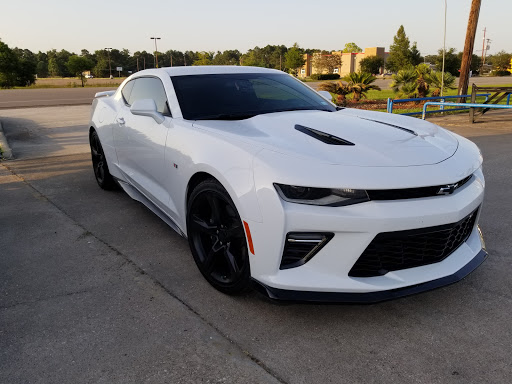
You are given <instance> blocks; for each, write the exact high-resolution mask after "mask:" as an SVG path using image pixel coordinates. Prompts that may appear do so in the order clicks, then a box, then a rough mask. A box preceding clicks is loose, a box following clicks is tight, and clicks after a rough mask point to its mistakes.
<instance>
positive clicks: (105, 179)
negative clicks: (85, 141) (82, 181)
mask: <svg viewBox="0 0 512 384" xmlns="http://www.w3.org/2000/svg"><path fill="white" fill-rule="evenodd" d="M89 144H90V146H91V157H92V167H93V170H94V177H95V178H96V181H97V183H98V185H99V186H100V187H101V188H102V189H106V190H112V189H115V188H116V182H115V180H114V178H113V177H112V175H111V174H110V172H109V170H108V165H107V159H106V158H105V153H104V152H103V147H102V146H101V142H100V138H99V137H98V133H97V132H96V131H92V132H91V134H90V135H89Z"/></svg>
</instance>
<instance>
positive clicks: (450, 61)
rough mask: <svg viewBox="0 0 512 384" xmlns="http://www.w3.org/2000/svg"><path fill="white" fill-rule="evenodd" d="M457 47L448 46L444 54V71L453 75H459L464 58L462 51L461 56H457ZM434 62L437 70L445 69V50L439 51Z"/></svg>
mask: <svg viewBox="0 0 512 384" xmlns="http://www.w3.org/2000/svg"><path fill="white" fill-rule="evenodd" d="M456 52H457V51H456V50H455V48H448V49H447V50H446V52H445V54H444V71H445V72H449V73H451V74H452V75H453V76H459V69H460V61H461V58H462V52H461V53H460V56H457V54H456ZM434 64H435V65H436V71H441V72H442V70H443V50H442V49H440V50H438V51H437V56H435V58H434Z"/></svg>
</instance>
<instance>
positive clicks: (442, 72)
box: [441, 0, 447, 96]
mask: <svg viewBox="0 0 512 384" xmlns="http://www.w3.org/2000/svg"><path fill="white" fill-rule="evenodd" d="M446 1H447V0H444V37H443V70H442V71H441V96H443V89H444V57H445V54H446Z"/></svg>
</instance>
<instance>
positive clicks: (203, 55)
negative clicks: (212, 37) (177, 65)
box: [192, 52, 214, 65]
mask: <svg viewBox="0 0 512 384" xmlns="http://www.w3.org/2000/svg"><path fill="white" fill-rule="evenodd" d="M213 55H214V53H213V52H198V53H197V60H195V61H194V63H193V64H192V65H212V64H213V61H212V59H213Z"/></svg>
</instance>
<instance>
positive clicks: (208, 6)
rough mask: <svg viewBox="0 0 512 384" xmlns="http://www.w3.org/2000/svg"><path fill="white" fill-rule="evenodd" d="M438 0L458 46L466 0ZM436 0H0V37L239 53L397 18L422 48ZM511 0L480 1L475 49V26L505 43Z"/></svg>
mask: <svg viewBox="0 0 512 384" xmlns="http://www.w3.org/2000/svg"><path fill="white" fill-rule="evenodd" d="M446 1H447V5H448V6H447V29H446V47H447V48H450V47H453V48H455V49H456V50H457V51H462V49H463V47H464V40H465V36H466V28H467V22H468V16H469V9H470V5H471V0H446ZM444 4H445V0H430V1H419V0H388V1H382V0H378V1H377V0H351V1H346V0H337V1H329V2H319V3H315V2H313V1H311V0H307V1H306V0H252V1H250V0H215V1H209V0H188V1H183V0H182V1H176V0H165V1H154V0H153V1H141V0H137V1H136V0H88V1H76V0H45V1H41V0H37V1H34V0H24V1H19V0H18V1H14V0H0V39H1V40H2V41H3V42H4V43H6V44H8V45H9V47H11V48H14V47H19V48H26V49H30V50H31V51H33V52H37V51H48V50H50V49H53V48H55V49H57V50H61V49H66V50H68V51H70V52H75V53H80V51H81V50H82V49H87V50H89V51H91V52H93V51H95V50H98V49H103V48H105V47H113V48H117V49H122V48H127V49H128V50H129V51H130V52H131V53H133V52H135V51H143V50H146V51H148V52H151V51H153V50H154V42H153V40H151V39H150V37H151V36H157V37H160V38H161V40H159V41H158V50H159V51H167V50H169V49H174V50H180V51H184V50H192V51H223V50H226V49H238V50H239V51H241V52H242V53H244V52H246V51H247V50H248V49H250V48H254V47H255V46H259V47H264V46H265V45H267V44H271V45H280V44H284V45H286V46H291V45H293V43H295V42H297V43H298V44H299V46H301V47H303V48H318V49H325V50H340V49H343V47H344V45H345V43H347V42H355V43H356V44H357V45H359V46H360V47H362V48H365V47H375V46H379V47H385V48H386V51H388V50H389V46H390V44H392V42H393V36H394V35H395V34H396V31H397V30H398V28H399V27H400V25H403V26H404V28H405V32H406V34H407V36H408V37H409V39H410V40H411V43H412V42H413V41H416V42H417V44H418V49H419V50H420V52H421V54H422V55H427V54H434V53H436V52H437V50H438V49H441V48H442V46H443V28H444ZM511 16H512V1H511V0H482V5H481V8H480V17H479V22H478V30H477V35H476V40H475V52H474V53H476V54H478V55H480V54H481V49H482V39H483V29H484V28H487V34H486V38H489V39H491V44H490V50H489V51H488V54H493V53H496V52H498V51H500V50H505V51H507V52H512V26H511V24H512V18H511Z"/></svg>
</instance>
